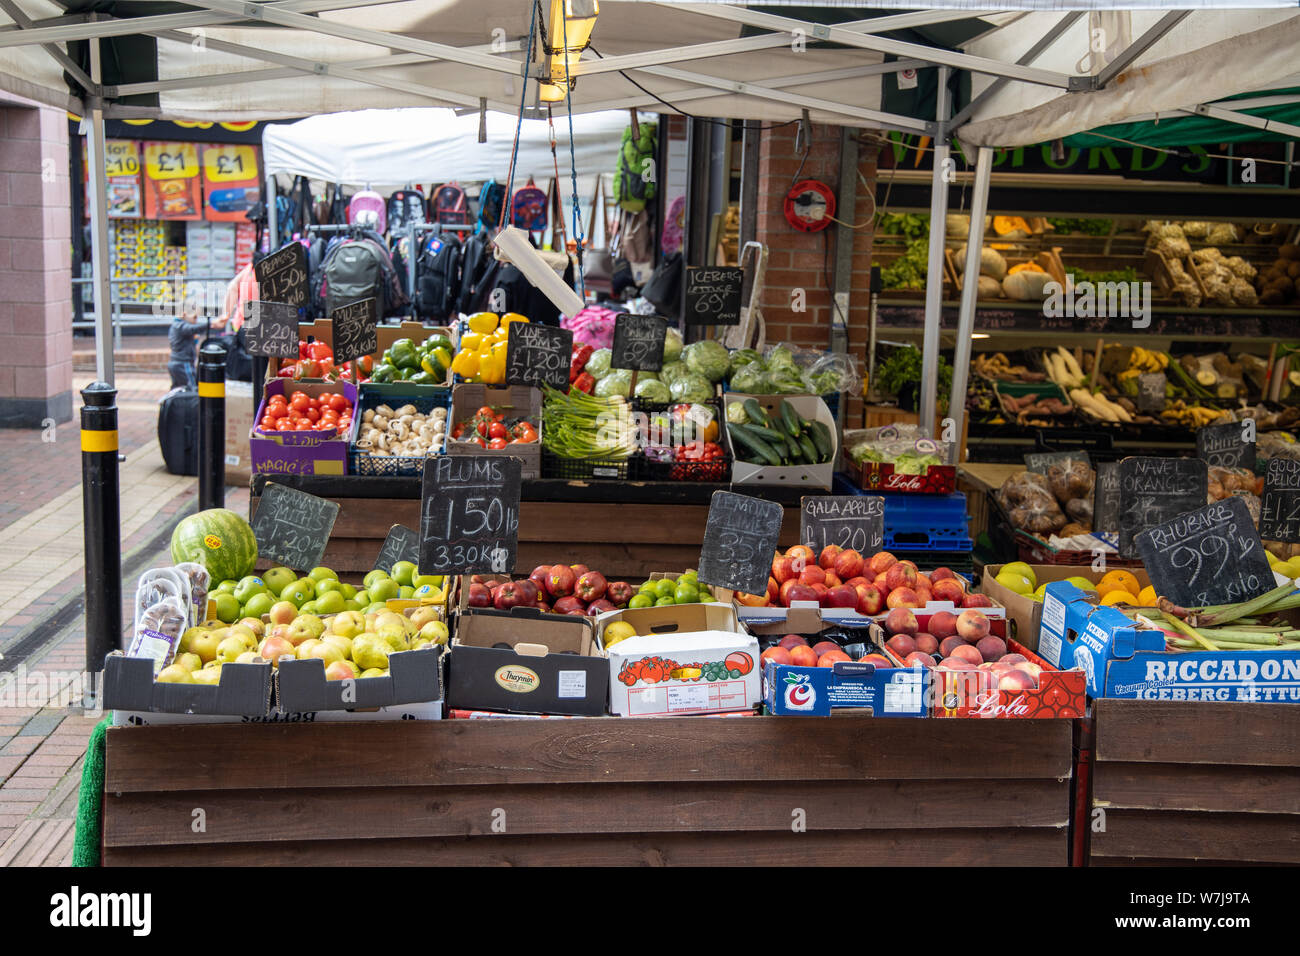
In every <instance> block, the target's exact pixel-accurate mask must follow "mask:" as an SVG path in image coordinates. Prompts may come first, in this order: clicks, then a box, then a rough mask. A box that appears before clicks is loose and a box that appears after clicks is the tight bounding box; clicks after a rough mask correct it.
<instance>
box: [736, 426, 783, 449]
mask: <svg viewBox="0 0 1300 956" xmlns="http://www.w3.org/2000/svg"><path fill="white" fill-rule="evenodd" d="M741 427H742V428H745V429H748V430H749V431H750V432H752V433H753V434H755V435H757V436H758V437H759V438H761V439H763V441H765V442H768V443H769V444H773V445H774V444H775V443H776V442H784V441H785V435H783V434H782V433H781V432H779V431H777V430H776V429H775V428H764V427H763V426H762V425H748V424H747V425H742V426H741Z"/></svg>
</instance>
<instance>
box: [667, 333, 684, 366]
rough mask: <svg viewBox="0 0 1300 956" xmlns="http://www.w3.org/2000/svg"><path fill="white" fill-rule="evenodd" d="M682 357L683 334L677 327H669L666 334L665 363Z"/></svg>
mask: <svg viewBox="0 0 1300 956" xmlns="http://www.w3.org/2000/svg"><path fill="white" fill-rule="evenodd" d="M681 357H682V334H681V333H680V332H678V331H677V330H676V329H669V330H668V334H667V335H665V336H664V364H665V365H667V364H668V363H669V362H676V361H677V360H678V359H680V358H681Z"/></svg>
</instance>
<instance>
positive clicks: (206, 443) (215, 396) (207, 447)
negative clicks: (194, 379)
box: [199, 342, 226, 511]
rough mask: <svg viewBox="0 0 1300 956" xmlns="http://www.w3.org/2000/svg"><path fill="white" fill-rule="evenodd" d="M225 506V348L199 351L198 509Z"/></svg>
mask: <svg viewBox="0 0 1300 956" xmlns="http://www.w3.org/2000/svg"><path fill="white" fill-rule="evenodd" d="M225 506H226V350H225V349H223V348H222V347H221V346H220V345H217V344H216V343H215V342H209V343H208V344H207V345H205V346H203V348H202V349H201V350H200V351H199V510H200V511H206V510H207V509H209V508H224V507H225Z"/></svg>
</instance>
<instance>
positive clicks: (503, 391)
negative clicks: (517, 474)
mask: <svg viewBox="0 0 1300 956" xmlns="http://www.w3.org/2000/svg"><path fill="white" fill-rule="evenodd" d="M498 415H500V416H501V417H500V418H499V419H498V418H497V416H498ZM447 422H448V431H447V454H449V455H484V454H486V455H510V456H512V457H514V458H518V459H520V460H521V461H522V462H523V463H524V465H523V470H522V472H521V474H522V477H523V479H524V480H525V481H527V480H528V479H530V478H539V477H541V474H542V393H541V392H540V391H538V390H537V389H535V388H531V387H529V386H527V385H510V386H507V387H505V388H493V387H492V386H490V385H483V384H481V383H478V382H465V383H462V384H460V385H457V386H455V387H454V388H453V389H452V392H451V414H450V415H449V416H448V419H447ZM480 424H482V425H483V426H484V428H483V430H482V433H480V431H479V428H478V426H479V425H480ZM494 424H495V425H499V426H500V428H499V429H498V430H497V434H495V435H494V434H493V428H492V426H493V425H494ZM525 424H526V425H528V426H529V427H528V428H524V427H523V426H524V425H525ZM458 428H459V433H458ZM494 439H497V440H498V441H499V443H498V444H495V445H494V444H493V440H494ZM480 441H481V444H480Z"/></svg>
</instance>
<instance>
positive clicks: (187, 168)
mask: <svg viewBox="0 0 1300 956" xmlns="http://www.w3.org/2000/svg"><path fill="white" fill-rule="evenodd" d="M144 168H145V172H146V173H147V174H148V176H149V178H150V179H193V178H194V177H195V176H197V175H198V174H199V150H198V147H197V146H195V144H193V143H148V144H146V145H145V148H144Z"/></svg>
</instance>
